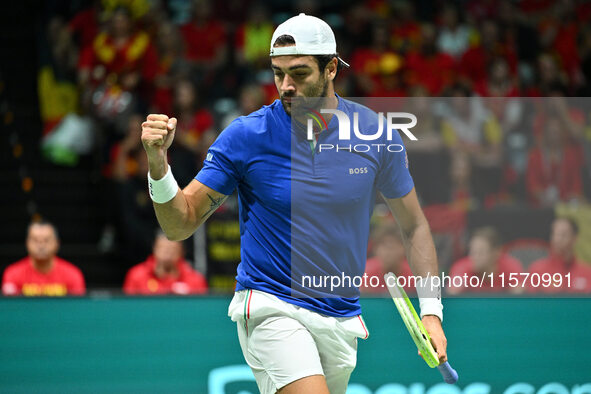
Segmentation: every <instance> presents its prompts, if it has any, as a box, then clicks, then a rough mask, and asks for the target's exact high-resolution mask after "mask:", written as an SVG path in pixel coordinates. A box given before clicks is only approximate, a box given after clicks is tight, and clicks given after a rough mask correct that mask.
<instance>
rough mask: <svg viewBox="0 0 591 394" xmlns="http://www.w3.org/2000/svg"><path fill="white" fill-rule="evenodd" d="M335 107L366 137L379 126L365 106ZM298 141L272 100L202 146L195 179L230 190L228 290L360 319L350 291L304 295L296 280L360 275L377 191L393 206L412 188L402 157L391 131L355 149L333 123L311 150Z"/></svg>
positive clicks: (299, 134) (342, 103)
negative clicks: (234, 206) (231, 269)
mask: <svg viewBox="0 0 591 394" xmlns="http://www.w3.org/2000/svg"><path fill="white" fill-rule="evenodd" d="M337 109H338V110H341V111H343V112H345V113H346V114H348V115H349V119H351V120H353V112H358V113H359V119H360V121H359V124H360V125H367V126H363V127H366V130H371V131H372V133H373V132H375V130H377V128H378V115H377V114H376V113H375V112H373V111H371V110H370V109H368V108H367V107H364V106H362V105H360V104H358V103H355V102H352V101H349V100H345V99H343V98H341V97H338V107H337ZM384 128H385V125H384ZM360 129H361V127H360ZM362 132H363V133H364V134H371V133H370V132H367V133H366V132H364V131H363V130H362ZM305 137H306V135H305V132H303V131H302V130H295V129H294V130H292V127H291V118H290V116H289V115H288V114H287V113H286V112H285V110H284V108H283V105H282V103H281V101H280V100H275V102H273V103H272V104H271V105H269V106H264V107H262V108H261V109H259V110H258V111H256V112H253V113H251V114H250V115H247V116H241V117H239V118H237V119H236V120H234V121H233V122H232V123H231V124H230V125H229V126H228V127H227V128H226V129H225V130H224V131H223V132H222V133H221V134H220V135H219V137H218V138H217V139H216V141H215V142H214V143H213V144H212V145H211V147H210V148H209V150H208V153H207V156H206V159H205V161H204V166H203V168H202V169H201V171H200V172H199V173H198V174H197V176H196V177H195V179H197V180H198V181H199V182H201V183H203V184H204V185H206V186H208V187H210V188H211V189H213V190H215V191H217V192H219V193H222V194H225V195H230V194H232V192H233V191H234V190H235V189H236V188H237V189H238V198H239V216H240V241H241V262H240V264H239V265H238V274H237V276H236V280H237V285H236V290H243V289H256V290H261V291H264V292H267V293H270V294H274V295H275V296H277V297H279V298H280V299H283V300H285V301H287V302H289V303H292V304H295V305H297V306H300V307H304V308H307V309H310V310H313V311H316V312H319V313H322V314H325V315H329V316H338V317H349V316H355V315H358V314H360V313H361V307H360V305H359V290H358V288H356V287H353V288H350V287H349V288H347V286H346V285H344V286H345V288H342V289H339V290H337V291H335V292H332V293H331V292H330V287H327V286H330V284H327V286H325V287H323V288H316V287H314V288H313V289H308V291H306V290H304V288H308V287H309V286H306V285H304V286H303V287H301V284H302V278H301V275H302V274H311V275H318V277H322V276H330V275H339V276H341V275H342V274H345V273H346V275H349V277H353V276H359V277H361V276H362V275H363V273H364V270H365V261H366V257H367V242H368V238H369V221H370V217H371V214H372V211H373V207H374V204H375V201H376V193H377V191H379V192H381V193H382V194H383V195H384V196H385V197H386V198H399V197H403V196H405V195H406V194H408V193H409V192H410V191H411V190H412V188H413V187H414V184H413V181H412V178H411V176H410V173H409V171H408V160H407V157H406V150H405V149H404V148H403V146H404V145H403V143H402V139H401V138H400V135H399V133H398V132H397V131H394V133H393V136H392V140H391V141H388V140H386V132H385V129H384V133H382V137H381V138H380V139H379V140H376V141H362V140H359V139H357V138H356V137H355V135H354V133H353V128H352V127H351V140H350V141H339V140H338V138H339V134H338V121H337V119H336V116H333V117H332V118H331V120H330V122H329V124H328V129H327V130H324V131H322V132H321V134H320V136H319V139H318V142H317V145H316V148H315V151H314V152H312V148H311V146H310V143H309V141H308V140H306V138H305ZM345 142H346V143H345ZM322 144H324V145H322ZM331 144H332V145H334V146H336V145H338V146H340V147H343V146H344V147H345V148H346V147H347V145H349V144H351V145H356V144H367V145H369V144H384V146H386V145H391V144H399V146H400V147H401V148H402V151H400V152H388V151H387V149H385V148H382V149H379V150H378V149H377V148H375V147H374V148H373V149H370V150H369V151H367V152H351V151H349V150H347V149H339V150H338V151H337V149H322V151H320V148H321V146H322V147H328V146H330V145H331ZM351 150H354V149H351ZM359 150H360V151H363V150H365V149H364V148H363V147H361V149H359ZM394 150H395V148H394ZM292 202H293V203H292ZM292 263H293V264H292ZM292 265H293V270H292ZM292 271H293V272H292ZM298 275H299V276H298ZM304 283H310V282H309V281H308V282H305V281H304ZM318 283H320V282H317V283H316V284H318Z"/></svg>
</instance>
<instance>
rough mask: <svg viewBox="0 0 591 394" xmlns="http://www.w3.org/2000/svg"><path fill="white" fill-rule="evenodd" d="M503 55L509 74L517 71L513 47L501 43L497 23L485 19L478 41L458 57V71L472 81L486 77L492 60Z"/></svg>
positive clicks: (476, 81) (478, 80) (515, 54)
mask: <svg viewBox="0 0 591 394" xmlns="http://www.w3.org/2000/svg"><path fill="white" fill-rule="evenodd" d="M497 57H503V58H505V60H506V61H507V65H508V66H509V71H510V72H511V75H515V74H516V73H517V53H516V52H515V50H514V48H512V47H511V46H509V45H506V44H505V43H503V42H502V41H501V39H500V35H499V27H498V25H497V24H496V23H495V22H494V21H491V20H485V21H484V22H483V23H482V26H481V30H480V43H479V44H478V45H476V46H473V47H471V48H469V49H468V50H467V51H466V52H464V54H463V55H462V57H461V59H460V65H459V68H460V73H461V74H462V76H464V77H465V78H467V79H468V80H469V81H470V82H472V83H478V82H480V81H482V80H484V79H486V76H487V75H486V74H487V70H488V69H489V65H490V64H491V62H492V60H494V59H496V58H497Z"/></svg>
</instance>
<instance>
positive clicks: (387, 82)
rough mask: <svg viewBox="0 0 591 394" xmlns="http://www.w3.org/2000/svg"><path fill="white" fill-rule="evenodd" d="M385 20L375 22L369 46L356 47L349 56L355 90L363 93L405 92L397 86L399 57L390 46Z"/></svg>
mask: <svg viewBox="0 0 591 394" xmlns="http://www.w3.org/2000/svg"><path fill="white" fill-rule="evenodd" d="M388 39H389V37H388V29H387V26H386V25H385V23H383V22H376V23H375V25H374V26H373V30H372V42H371V45H370V46H367V47H360V48H357V49H356V50H355V51H354V52H353V54H352V56H351V59H352V60H351V64H352V67H353V69H354V70H356V74H355V75H354V84H355V90H356V92H358V93H359V95H360V96H364V97H399V96H406V94H405V92H404V89H402V87H401V86H400V83H401V82H400V81H399V79H400V76H399V74H400V73H399V71H400V69H401V67H402V64H403V60H402V57H401V56H399V55H398V54H396V53H395V52H394V51H393V50H391V49H390V45H389V42H388Z"/></svg>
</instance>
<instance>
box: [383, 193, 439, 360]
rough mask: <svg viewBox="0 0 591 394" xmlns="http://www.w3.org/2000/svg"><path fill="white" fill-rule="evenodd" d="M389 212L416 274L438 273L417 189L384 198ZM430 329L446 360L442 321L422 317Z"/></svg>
mask: <svg viewBox="0 0 591 394" xmlns="http://www.w3.org/2000/svg"><path fill="white" fill-rule="evenodd" d="M385 200H386V203H387V204H388V207H389V208H390V211H392V214H393V215H394V217H395V218H396V221H397V223H398V225H399V227H400V231H401V232H402V239H403V242H404V247H405V249H406V257H407V259H408V262H409V264H410V268H411V269H412V272H413V274H414V275H415V276H421V277H427V275H429V276H431V277H433V276H436V275H439V269H438V267H437V254H436V252H435V244H434V243H433V236H432V235H431V229H430V228H429V223H428V222H427V219H426V218H425V215H424V214H423V210H422V209H421V206H420V204H419V200H418V198H417V193H416V191H415V188H414V187H413V188H412V190H411V191H410V192H409V193H408V194H407V195H405V196H403V197H400V198H385ZM422 321H423V324H424V325H425V328H426V329H427V332H428V333H429V335H430V336H431V342H432V343H433V347H434V348H435V351H437V354H438V356H439V361H440V362H441V363H443V362H445V361H447V350H446V349H447V339H446V338H445V334H444V333H443V328H442V327H441V321H440V320H439V318H438V317H437V316H435V315H428V314H427V315H425V316H423V318H422Z"/></svg>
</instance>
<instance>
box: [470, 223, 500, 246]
mask: <svg viewBox="0 0 591 394" xmlns="http://www.w3.org/2000/svg"><path fill="white" fill-rule="evenodd" d="M476 237H481V238H484V239H486V241H487V242H488V244H489V245H490V247H491V249H498V248H500V247H501V245H502V244H503V243H502V241H501V236H500V235H499V232H498V231H497V230H496V229H495V228H494V227H481V228H479V229H476V230H475V231H474V233H473V234H472V238H476Z"/></svg>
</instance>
